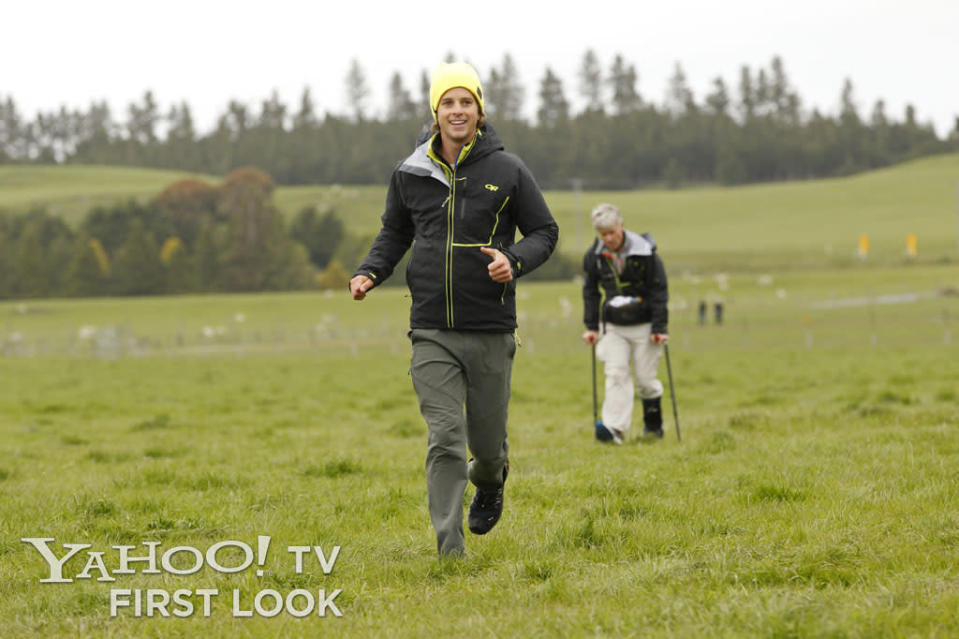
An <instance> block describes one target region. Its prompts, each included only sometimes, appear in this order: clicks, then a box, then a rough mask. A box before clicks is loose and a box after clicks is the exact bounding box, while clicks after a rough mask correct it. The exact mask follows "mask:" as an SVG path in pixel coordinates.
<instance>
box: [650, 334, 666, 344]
mask: <svg viewBox="0 0 959 639" xmlns="http://www.w3.org/2000/svg"><path fill="white" fill-rule="evenodd" d="M649 339H650V340H652V342H653V343H654V344H665V343H666V342H668V341H669V335H668V334H666V333H653V334H652V335H650V336H649Z"/></svg>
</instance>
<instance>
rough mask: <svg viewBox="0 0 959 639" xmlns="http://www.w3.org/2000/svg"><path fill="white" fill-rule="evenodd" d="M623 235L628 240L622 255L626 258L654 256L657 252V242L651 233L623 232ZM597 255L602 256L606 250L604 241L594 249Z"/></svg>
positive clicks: (600, 241) (598, 242)
mask: <svg viewBox="0 0 959 639" xmlns="http://www.w3.org/2000/svg"><path fill="white" fill-rule="evenodd" d="M623 235H624V236H625V238H626V241H625V242H624V244H625V246H623V250H622V251H621V253H623V255H625V256H629V255H652V254H653V252H655V251H656V241H655V240H654V239H653V236H652V235H650V234H649V233H643V234H639V233H633V232H632V231H629V230H626V229H624V230H623ZM593 250H594V251H595V252H596V253H597V254H601V253H603V252H604V251H605V250H606V245H605V244H603V241H602V240H600V239H598V238H597V240H596V244H595V245H594V249H593Z"/></svg>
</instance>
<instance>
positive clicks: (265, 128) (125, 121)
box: [0, 50, 959, 189]
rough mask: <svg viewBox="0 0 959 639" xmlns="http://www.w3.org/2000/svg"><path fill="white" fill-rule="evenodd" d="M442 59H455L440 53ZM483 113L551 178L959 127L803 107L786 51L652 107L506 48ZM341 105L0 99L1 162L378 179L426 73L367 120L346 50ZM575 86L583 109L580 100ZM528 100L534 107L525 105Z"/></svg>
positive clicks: (707, 172)
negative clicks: (120, 107)
mask: <svg viewBox="0 0 959 639" xmlns="http://www.w3.org/2000/svg"><path fill="white" fill-rule="evenodd" d="M447 59H452V56H448V58H447ZM483 77H484V78H485V80H484V88H485V91H486V94H487V95H486V98H485V101H486V107H487V112H488V114H489V120H490V122H491V123H492V124H493V126H494V127H495V128H496V130H497V132H498V133H499V135H500V137H501V138H502V139H503V140H504V143H505V144H506V146H507V149H508V150H510V151H513V152H515V153H517V154H519V155H520V156H521V157H522V158H523V159H524V160H525V161H526V163H527V164H528V165H529V166H530V168H531V169H532V171H533V173H534V175H536V177H537V179H538V181H539V182H540V183H541V185H542V186H543V187H545V188H556V189H566V188H570V186H571V185H572V184H574V183H579V184H583V185H584V186H585V187H586V188H640V187H643V186H646V185H651V184H656V185H663V184H665V185H668V186H672V187H677V186H682V185H683V184H687V183H704V182H716V183H721V184H742V183H748V182H759V181H769V180H790V179H805V178H816V177H831V176H837V175H846V174H850V173H854V172H858V171H862V170H866V169H871V168H876V167H881V166H886V165H889V164H892V163H896V162H900V161H902V160H904V159H909V158H912V157H916V156H922V155H928V154H933V153H941V152H947V151H952V150H957V149H959V117H957V119H956V127H955V130H953V131H952V132H951V133H950V134H949V135H948V136H946V137H945V138H944V139H940V138H939V137H938V135H937V134H936V132H935V129H934V128H933V126H932V125H931V124H928V123H922V122H920V121H919V119H918V114H917V112H916V109H915V108H914V107H913V106H911V105H910V106H908V107H907V108H906V109H905V111H904V113H902V114H900V116H899V117H896V116H895V115H894V114H890V113H887V110H886V106H885V104H884V102H883V101H882V100H878V101H876V103H875V104H874V105H873V106H872V108H871V110H870V111H869V112H868V114H865V113H861V112H860V110H859V107H858V105H857V101H856V98H855V92H854V87H853V83H852V81H851V80H849V79H847V80H846V81H845V83H844V85H843V87H842V88H841V92H840V93H839V95H838V96H837V97H838V103H839V105H840V107H839V111H838V112H837V113H835V114H827V113H822V112H820V111H819V110H818V109H812V110H806V109H804V108H803V101H802V99H801V98H800V96H799V93H798V91H797V90H796V88H795V87H794V86H793V85H792V83H791V82H790V80H789V78H788V75H787V73H786V70H785V66H784V64H783V61H782V60H781V58H779V57H778V56H777V57H774V58H772V60H771V62H770V64H769V66H768V67H762V68H758V69H752V68H750V67H748V66H742V67H741V70H740V73H739V77H738V78H737V81H736V83H735V86H729V85H728V84H727V82H726V80H724V79H723V78H722V77H716V78H715V80H714V81H713V83H712V88H711V90H710V91H709V93H708V94H707V95H705V96H699V97H697V96H695V95H694V94H693V92H692V90H691V89H690V88H689V85H688V82H687V78H686V75H685V72H684V71H683V68H682V66H681V65H680V64H678V63H677V64H676V66H675V69H674V71H673V74H672V76H671V78H670V79H669V81H668V86H667V91H666V96H667V97H666V99H665V100H664V101H663V102H662V103H656V102H654V101H652V100H648V99H646V98H645V97H644V96H643V95H642V94H641V92H640V91H639V88H638V82H639V78H638V75H637V73H636V70H635V66H634V65H633V64H631V63H629V62H628V61H627V60H626V59H625V58H624V57H623V56H621V55H617V56H615V57H614V59H613V61H612V62H611V63H610V64H609V65H608V66H607V67H604V66H603V65H602V64H601V62H600V60H599V58H598V57H597V55H596V54H595V53H594V52H593V51H592V50H588V51H586V52H585V53H584V55H583V57H582V60H581V63H580V66H579V70H578V73H577V77H576V78H575V80H574V81H573V82H564V80H563V79H562V78H560V77H559V76H558V75H556V74H555V73H554V72H553V71H552V69H551V68H549V67H547V68H546V69H545V70H544V72H543V75H542V77H541V78H540V79H539V81H538V83H536V84H535V91H534V92H535V95H533V96H530V95H528V93H529V92H528V91H526V88H527V84H526V83H524V82H522V81H521V78H520V77H519V73H518V70H517V67H516V64H515V62H514V61H513V58H512V57H511V56H510V54H509V53H506V54H505V55H504V56H503V58H502V61H501V63H500V64H497V65H493V67H492V68H491V69H488V71H487V73H485V74H484V76H483ZM345 84H346V89H347V92H346V93H347V96H348V100H349V104H350V105H351V108H350V111H349V112H348V113H341V114H334V113H329V112H327V113H325V114H322V115H321V114H319V113H318V111H317V108H316V105H315V102H314V100H313V97H312V95H311V93H310V90H309V88H308V87H307V88H305V89H304V90H303V93H302V96H301V97H300V100H299V103H298V104H297V105H287V104H284V103H283V102H282V101H281V100H280V99H279V97H278V95H277V94H276V93H275V92H274V93H273V94H272V95H271V96H270V97H269V98H267V99H265V100H263V101H262V102H261V103H260V104H259V105H258V106H251V105H247V104H242V103H240V102H238V101H235V100H234V101H230V102H229V104H228V105H227V107H226V110H225V111H224V112H223V113H222V114H221V115H220V116H219V117H218V119H217V123H216V126H215V127H214V128H213V129H212V130H210V131H207V132H202V131H199V130H198V129H197V127H196V125H195V122H194V119H193V115H192V110H191V108H190V106H189V104H187V103H181V104H174V105H172V106H170V107H169V108H162V107H161V106H160V104H159V103H158V102H157V99H156V97H155V96H154V95H153V93H152V92H150V91H147V92H146V93H145V94H144V96H143V97H142V100H140V101H139V102H137V103H133V104H130V105H129V106H128V107H127V109H126V114H125V117H124V118H119V119H118V118H117V117H115V115H114V114H113V113H112V112H111V109H110V107H109V106H108V105H107V104H106V103H105V102H96V103H94V104H91V105H90V107H89V109H87V110H86V111H83V110H70V109H67V108H66V107H61V108H60V109H59V110H57V111H52V112H48V113H43V112H41V113H38V114H37V115H36V117H35V118H33V119H29V118H26V117H25V116H24V115H23V114H21V113H20V112H19V111H18V109H17V107H16V103H15V101H14V99H13V97H12V96H5V97H4V96H2V95H0V163H3V162H8V163H9V162H41V163H51V162H59V163H91V164H110V165H134V166H144V167H155V168H173V169H179V170H186V171H194V172H200V173H208V174H214V175H226V174H227V173H228V172H229V171H231V170H233V169H234V168H237V167H241V166H248V165H254V166H258V167H260V168H262V169H263V170H265V171H267V172H268V173H269V174H270V175H271V176H273V178H274V179H276V180H277V181H278V182H279V183H281V184H288V185H292V184H335V183H340V184H382V183H383V182H385V180H386V179H387V177H388V175H389V173H390V171H391V169H392V168H393V165H394V163H395V162H396V161H397V160H399V159H400V158H401V157H403V156H404V155H405V154H407V153H408V152H409V151H410V149H411V146H412V145H413V142H414V140H415V138H416V137H417V135H418V134H419V133H420V132H421V131H422V128H423V126H424V124H425V123H427V122H428V121H429V118H430V116H429V107H428V105H427V104H426V100H427V98H426V95H427V93H428V87H429V78H428V75H427V73H426V71H423V72H422V73H421V76H420V82H419V85H420V86H419V87H418V89H417V90H416V92H415V95H416V96H419V97H413V96H414V93H412V92H411V90H410V89H409V88H407V86H406V85H405V84H404V81H403V78H402V76H401V75H400V73H399V72H394V73H393V75H392V78H391V80H390V83H389V87H388V96H389V97H388V104H387V106H386V110H385V114H384V115H383V116H382V117H373V116H371V115H370V114H371V113H372V110H371V108H370V105H369V96H370V90H369V85H368V81H367V79H366V73H365V71H364V69H363V67H362V66H361V65H360V63H359V62H358V61H357V60H353V62H352V64H351V66H350V69H349V72H348V73H347V75H346V78H345ZM571 86H573V87H574V88H575V91H577V92H578V95H579V96H580V98H581V102H582V104H583V105H584V106H583V108H582V109H581V110H578V111H575V112H574V110H573V108H572V106H571V101H570V99H569V92H570V87H571ZM531 97H532V98H533V99H535V100H536V102H535V104H536V112H535V117H534V118H533V119H528V118H526V117H524V115H523V114H524V112H525V111H524V108H525V104H526V101H527V100H528V99H530V98H531Z"/></svg>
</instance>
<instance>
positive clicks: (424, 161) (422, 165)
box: [399, 124, 504, 186]
mask: <svg viewBox="0 0 959 639" xmlns="http://www.w3.org/2000/svg"><path fill="white" fill-rule="evenodd" d="M438 146H439V134H438V133H432V132H431V131H430V129H429V127H425V126H424V127H423V129H422V130H421V131H420V134H419V136H417V138H416V148H415V149H414V150H413V152H412V153H411V154H410V155H409V157H407V158H406V159H405V160H403V161H402V162H401V163H400V166H399V170H400V171H402V172H404V173H412V174H413V175H419V176H424V177H425V176H431V177H434V178H436V179H437V180H439V181H440V182H442V183H444V184H446V185H447V186H449V180H448V179H447V177H446V173H445V171H443V169H442V167H441V166H439V165H438V164H437V161H436V160H434V159H432V158H431V157H430V156H431V155H435V156H437V157H438V156H439V152H438V151H437V150H436V149H437V147H438ZM503 149H504V147H503V143H502V141H500V139H499V136H498V135H497V134H496V131H494V130H493V127H491V126H490V125H489V124H486V125H483V126H482V127H480V129H479V130H478V131H477V133H476V137H475V138H473V142H472V144H471V146H470V148H469V151H468V153H467V154H466V156H465V157H463V159H462V160H461V162H463V163H465V164H468V163H470V162H474V161H476V160H478V159H480V158H482V157H485V156H487V155H489V154H491V153H495V152H496V151H502V150H503Z"/></svg>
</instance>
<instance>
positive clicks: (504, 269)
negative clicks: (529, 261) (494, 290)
mask: <svg viewBox="0 0 959 639" xmlns="http://www.w3.org/2000/svg"><path fill="white" fill-rule="evenodd" d="M480 250H481V251H483V252H484V253H486V254H487V255H489V256H490V257H492V258H493V261H492V262H490V263H489V266H487V267H486V268H487V269H489V276H490V279H491V280H493V281H494V282H499V283H500V284H505V283H506V282H509V281H512V279H513V267H512V266H510V263H509V258H508V257H506V256H505V255H504V254H503V253H502V252H501V251H498V250H496V249H494V248H487V247H485V246H483V247H480Z"/></svg>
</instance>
